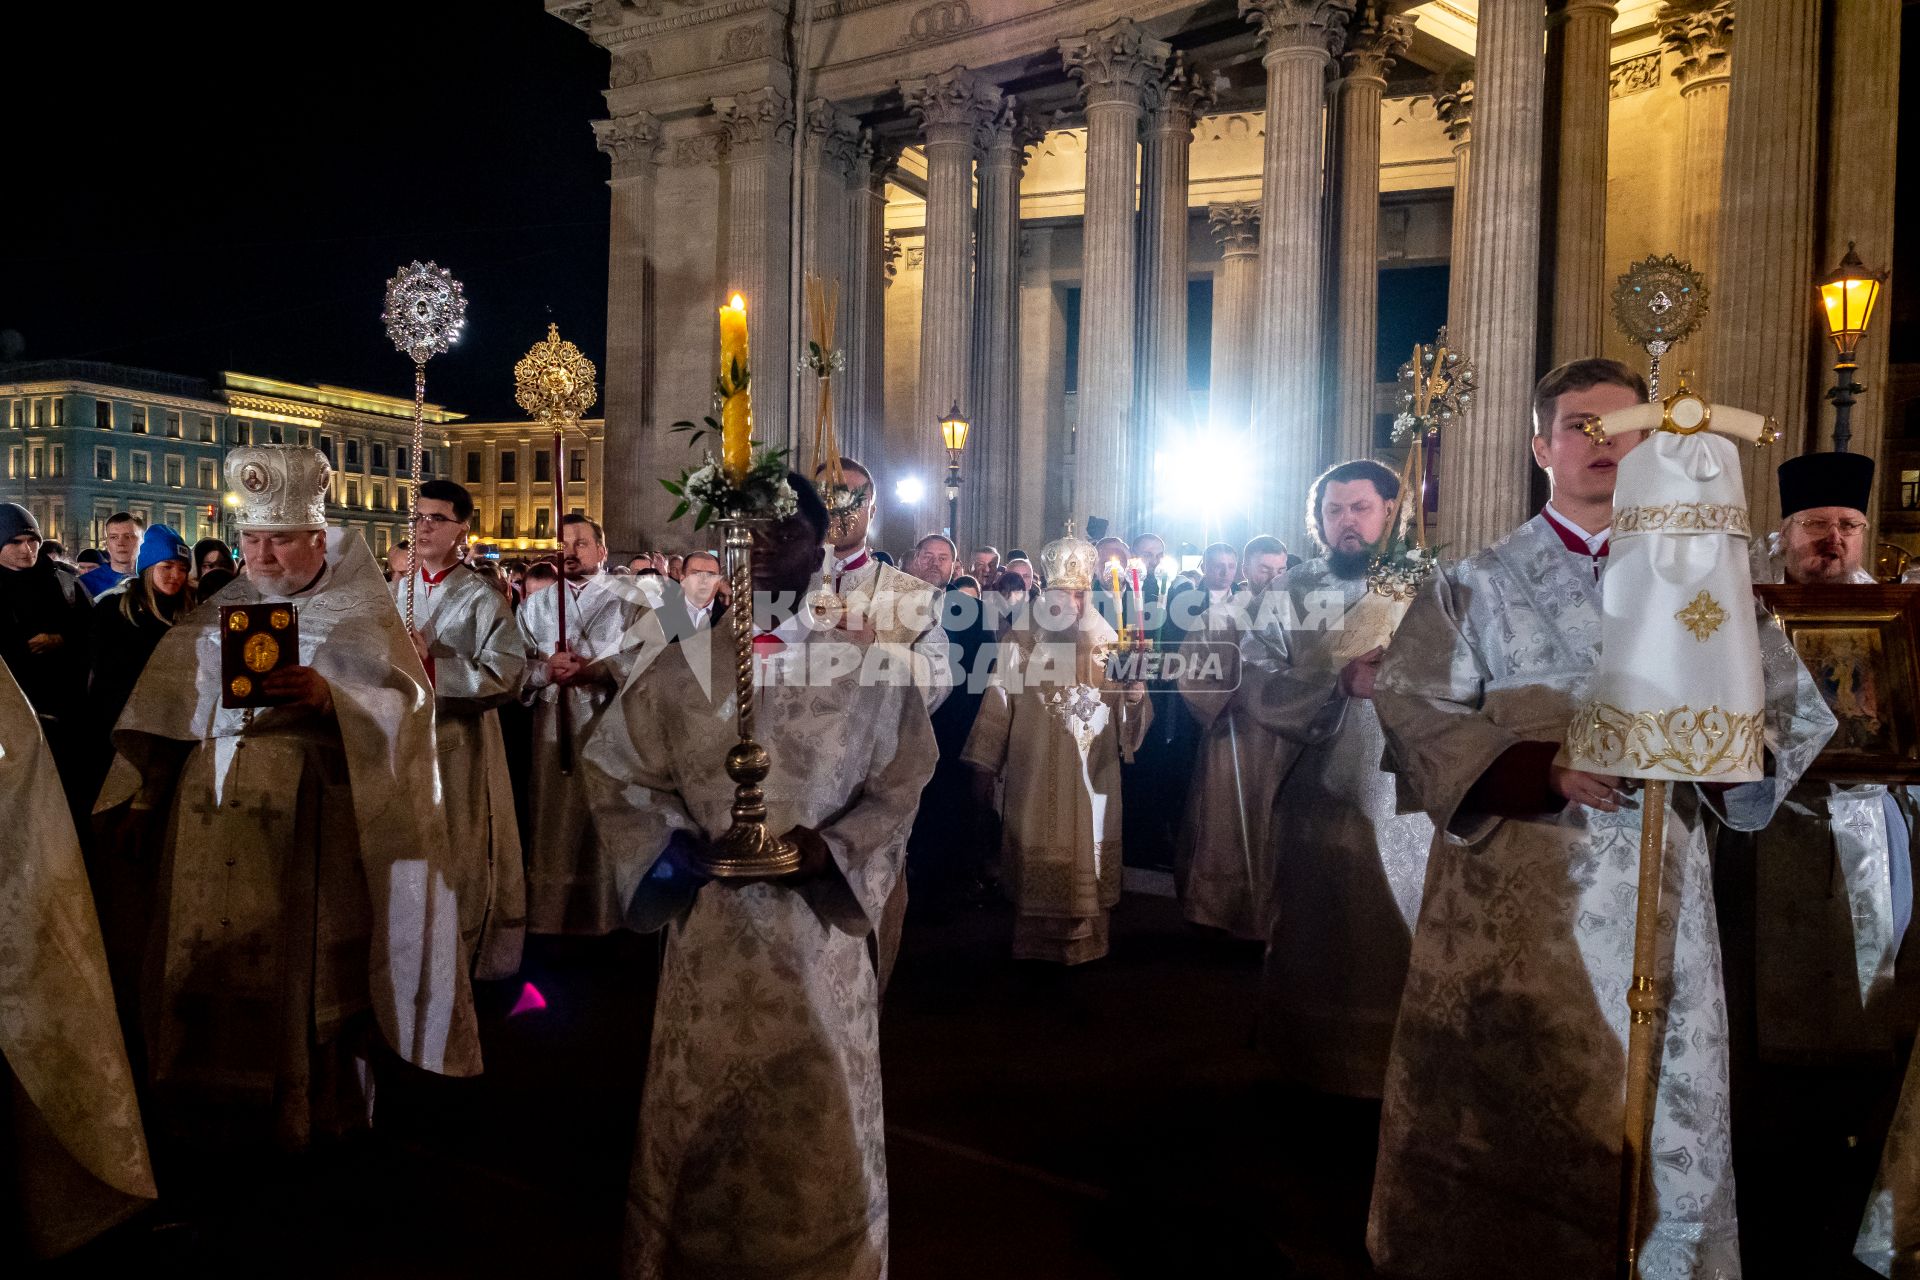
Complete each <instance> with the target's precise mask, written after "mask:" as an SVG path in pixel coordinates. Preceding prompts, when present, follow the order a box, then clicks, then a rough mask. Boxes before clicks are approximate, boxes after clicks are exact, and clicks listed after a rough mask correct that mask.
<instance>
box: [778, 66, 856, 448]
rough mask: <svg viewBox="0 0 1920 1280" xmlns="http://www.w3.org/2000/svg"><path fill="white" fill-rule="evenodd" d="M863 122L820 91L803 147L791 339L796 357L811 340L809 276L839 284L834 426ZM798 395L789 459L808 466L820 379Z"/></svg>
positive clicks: (844, 381) (809, 379)
mask: <svg viewBox="0 0 1920 1280" xmlns="http://www.w3.org/2000/svg"><path fill="white" fill-rule="evenodd" d="M859 149H860V123H859V121H857V120H855V119H854V118H853V117H852V116H849V115H847V114H846V113H844V112H842V111H840V110H839V109H838V108H837V107H835V106H834V105H833V104H832V103H831V102H828V101H827V100H826V99H824V98H815V99H813V100H812V101H811V102H809V103H808V104H807V116H806V134H805V148H804V150H803V153H802V154H803V156H804V158H805V165H806V172H805V175H804V177H805V180H806V201H807V220H806V222H805V224H804V225H803V226H802V228H801V235H802V244H801V256H800V261H801V267H802V275H801V282H802V283H801V289H802V293H801V298H800V304H801V305H800V312H799V314H800V332H799V334H798V335H796V337H795V339H794V352H795V359H796V360H798V359H799V356H800V353H803V352H805V351H806V350H807V343H809V342H811V341H812V340H813V315H812V310H811V303H810V301H809V297H808V294H807V293H806V283H805V280H806V277H807V276H809V275H813V276H818V277H819V278H820V279H821V281H822V283H823V284H824V286H825V287H826V288H827V289H828V291H829V292H831V291H832V290H834V289H835V288H837V289H838V290H839V298H838V301H837V302H836V304H835V306H834V317H833V326H834V328H833V341H834V346H835V347H836V348H837V349H839V350H840V351H842V352H843V353H847V355H848V360H849V363H848V368H847V369H846V370H843V371H841V372H840V373H837V374H835V375H834V379H833V390H834V395H833V404H834V422H835V425H836V429H837V428H838V426H839V424H842V423H845V422H846V421H847V420H848V418H849V416H850V414H849V412H848V405H849V404H850V403H851V402H852V399H853V398H852V396H851V395H850V391H851V388H852V385H853V379H852V378H851V377H849V376H848V374H849V373H851V360H852V350H851V349H852V347H853V345H854V340H855V332H854V328H855V326H854V320H855V317H856V315H859V314H861V307H860V306H859V303H858V301H857V299H856V295H855V293H854V284H855V282H854V279H853V274H854V273H853V267H852V258H853V256H855V255H854V254H853V253H852V252H851V250H852V246H853V245H854V243H855V241H854V239H853V214H854V209H853V207H852V204H851V202H850V201H849V199H848V180H849V179H850V178H851V177H852V175H853V172H854V167H855V165H856V163H857V162H858V160H859V154H858V153H859ZM799 387H800V398H799V403H798V404H796V405H795V406H794V424H793V431H794V443H795V445H796V451H795V453H794V456H793V459H792V461H793V462H795V463H796V464H798V466H799V467H800V468H801V469H803V470H807V469H811V468H812V467H813V466H814V464H815V462H816V459H815V458H814V457H813V454H812V448H813V429H814V422H815V421H816V419H817V417H818V414H819V411H820V379H819V378H817V377H815V376H814V375H813V373H812V372H811V371H809V372H807V373H803V374H801V375H800V378H799Z"/></svg>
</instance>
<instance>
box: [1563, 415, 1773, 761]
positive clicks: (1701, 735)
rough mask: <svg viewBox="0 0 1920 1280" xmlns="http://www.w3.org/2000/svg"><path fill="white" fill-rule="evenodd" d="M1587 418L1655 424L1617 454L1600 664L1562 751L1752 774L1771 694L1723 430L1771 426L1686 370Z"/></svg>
mask: <svg viewBox="0 0 1920 1280" xmlns="http://www.w3.org/2000/svg"><path fill="white" fill-rule="evenodd" d="M1590 430H1592V431H1597V432H1598V433H1602V434H1605V435H1608V436H1612V435H1616V434H1619V433H1620V432H1625V431H1648V432H1649V433H1650V434H1649V435H1648V437H1647V439H1646V440H1645V441H1644V442H1643V443H1642V444H1641V445H1640V447H1639V448H1637V449H1635V450H1633V451H1632V452H1631V453H1629V454H1627V455H1626V456H1625V457H1624V458H1622V459H1620V469H1619V475H1618V479H1617V483H1616V486H1615V488H1614V494H1613V533H1612V552H1611V554H1610V555H1609V556H1608V558H1607V570H1606V576H1605V578H1604V579H1603V580H1602V583H1601V600H1602V604H1601V607H1602V615H1603V616H1602V619H1601V630H1600V664H1599V669H1598V670H1596V671H1595V672H1594V675H1593V680H1592V682H1591V683H1590V684H1589V685H1588V700H1587V703H1586V705H1585V706H1583V707H1581V709H1580V710H1579V711H1578V712H1577V713H1576V714H1575V715H1574V718H1573V723H1572V724H1570V725H1569V726H1568V727H1567V739H1566V746H1565V750H1564V751H1562V752H1561V756H1562V762H1563V764H1566V765H1569V766H1571V767H1573V768H1576V769H1585V770H1588V771H1590V772H1593V773H1607V774H1613V775H1616V776H1619V777H1626V778H1657V779H1665V780H1667V781H1670V782H1701V781H1714V782H1752V781H1755V780H1756V779H1758V778H1760V777H1761V776H1763V760H1762V749H1763V747H1764V746H1765V737H1764V732H1763V724H1762V717H1763V713H1764V710H1765V704H1766V697H1765V685H1764V682H1763V680H1762V678H1761V672H1760V643H1759V634H1758V632H1757V630H1756V629H1755V627H1754V623H1753V619H1754V607H1753V580H1752V576H1751V573H1750V571H1749V569H1748V559H1747V548H1748V541H1749V536H1750V530H1749V528H1748V524H1747V502H1746V494H1745V488H1744V486H1743V485H1742V483H1741V478H1740V454H1739V450H1738V448H1737V447H1736V446H1735V444H1734V442H1733V440H1732V439H1730V438H1729V437H1732V436H1737V437H1740V438H1742V439H1746V440H1750V441H1756V442H1770V441H1771V437H1772V431H1771V427H1770V426H1769V424H1768V423H1766V422H1765V421H1764V420H1763V419H1762V418H1761V417H1760V416H1759V415H1758V414H1754V413H1748V412H1746V411H1745V410H1741V409H1732V408H1728V407H1727V406H1725V405H1709V404H1707V403H1706V402H1705V401H1703V400H1701V399H1700V398H1699V397H1698V396H1695V395H1693V394H1692V393H1690V392H1689V391H1688V390H1687V388H1686V386H1685V384H1684V383H1682V385H1681V387H1680V389H1679V390H1678V391H1677V392H1675V393H1674V394H1673V395H1671V396H1668V397H1667V398H1666V400H1665V401H1664V402H1663V403H1661V404H1644V405H1636V406H1634V407H1633V408H1631V409H1623V410H1619V411H1617V412H1615V413H1610V414H1607V415H1605V416H1604V417H1602V418H1601V419H1600V420H1599V422H1598V423H1597V425H1596V426H1594V427H1592V428H1590Z"/></svg>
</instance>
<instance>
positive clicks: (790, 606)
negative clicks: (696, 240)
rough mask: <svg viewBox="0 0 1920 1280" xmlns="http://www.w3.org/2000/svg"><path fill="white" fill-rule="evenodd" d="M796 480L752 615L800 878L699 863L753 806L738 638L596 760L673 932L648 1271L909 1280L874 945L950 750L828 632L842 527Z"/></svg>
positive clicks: (638, 908) (634, 1256)
mask: <svg viewBox="0 0 1920 1280" xmlns="http://www.w3.org/2000/svg"><path fill="white" fill-rule="evenodd" d="M787 482H788V483H789V484H790V485H792V487H793V490H794V493H795V496H796V498H797V499H798V507H799V509H798V511H797V512H796V513H795V514H793V515H790V516H788V517H786V518H784V519H782V520H778V521H775V522H773V523H772V524H771V525H770V526H769V527H767V528H765V529H761V530H756V531H755V533H754V556H753V579H754V592H755V595H756V597H758V601H757V602H750V601H745V600H738V601H735V602H734V604H733V608H734V610H737V611H739V612H738V613H737V614H736V615H734V616H737V617H739V618H741V619H743V620H744V619H746V618H762V619H764V618H768V617H769V614H771V616H772V618H773V619H774V620H775V621H776V622H777V625H775V626H774V627H773V628H772V630H770V631H764V632H761V633H759V634H758V635H756V636H755V639H754V650H755V653H756V654H759V655H764V656H762V657H760V658H757V659H756V660H755V661H756V666H757V668H758V671H759V674H760V675H761V676H762V679H761V680H760V682H759V689H758V691H757V693H756V695H755V716H756V720H757V725H756V736H757V738H758V739H759V741H760V742H761V743H763V744H764V745H765V746H766V748H767V751H768V753H769V754H770V756H771V759H772V770H773V771H772V773H771V774H770V775H769V776H768V778H767V779H766V781H765V782H764V783H763V784H762V789H763V791H764V793H765V796H766V804H767V815H768V816H767V822H768V827H769V829H770V830H772V831H775V832H782V833H784V834H785V836H786V838H787V839H788V840H790V841H792V842H793V843H794V844H796V845H797V846H798V847H799V850H800V854H801V865H800V868H799V869H798V870H797V871H795V872H793V873H792V874H789V875H786V876H781V877H779V878H776V879H769V880H756V881H741V880H726V881H706V880H704V879H703V878H702V877H701V876H700V875H699V873H698V872H697V871H696V870H695V869H694V865H693V858H692V856H691V855H692V854H693V853H695V852H696V851H697V849H698V846H700V845H701V844H702V843H703V842H705V841H709V840H713V839H715V838H717V837H719V836H720V835H721V834H723V833H724V832H725V831H726V830H727V828H728V826H729V820H730V811H731V807H732V805H733V801H734V784H733V783H732V781H731V780H730V779H729V778H728V777H727V774H726V773H725V771H724V770H723V767H722V766H723V763H724V761H725V760H726V757H727V754H728V751H729V750H730V749H731V748H732V747H733V746H734V745H735V744H736V743H737V742H738V740H739V739H738V730H737V728H736V726H735V720H734V714H735V702H734V687H735V680H734V672H735V651H734V638H733V635H732V629H731V627H726V628H721V629H710V630H707V631H704V632H701V633H698V634H696V635H693V636H689V637H686V638H684V639H682V640H681V642H680V643H679V644H677V645H674V646H672V647H671V649H670V650H669V651H668V652H667V653H665V654H663V655H661V657H660V658H659V659H658V660H657V661H655V662H654V663H653V664H652V665H651V666H649V667H647V668H645V669H643V670H641V671H638V672H636V673H635V675H634V676H633V677H632V679H631V680H629V681H628V683H627V685H626V686H625V688H624V689H622V690H621V692H620V695H619V697H618V698H617V699H616V700H615V701H614V702H613V704H612V705H611V706H610V707H609V708H608V709H607V713H606V715H605V716H604V717H603V718H602V721H601V724H600V726H599V728H598V729H597V730H596V732H595V733H594V736H593V740H592V741H591V742H590V743H589V744H588V746H587V749H586V754H585V757H584V759H583V760H582V772H583V775H584V777H585V779H586V786H587V790H588V794H589V795H591V797H592V801H593V811H594V820H595V822H596V823H597V824H598V826H599V828H600V831H601V834H602V835H603V837H604V838H605V839H606V841H607V843H608V847H609V849H610V850H611V851H612V852H611V853H610V856H611V857H612V858H613V860H614V866H613V871H614V876H615V880H616V882H617V884H618V893H619V901H620V904H621V907H622V909H623V911H624V913H625V920H626V924H627V927H629V928H631V929H635V930H639V931H651V930H656V929H660V928H663V927H664V928H665V929H666V932H667V942H666V959H665V962H664V965H663V968H662V971H661V977H660V994H659V998H658V1002H657V1004H656V1007H655V1013H654V1022H653V1025H654V1036H653V1048H652V1053H651V1056H650V1057H649V1059H648V1062H647V1081H646V1089H645V1094H644V1096H643V1099H642V1102H641V1110H640V1138H639V1146H638V1149H637V1150H636V1152H635V1155H634V1164H633V1177H632V1182H631V1184H630V1189H629V1192H628V1201H627V1224H626V1263H625V1268H624V1274H625V1275H627V1276H628V1277H635V1278H640V1277H644V1278H646V1280H652V1278H654V1277H659V1276H665V1275H671V1276H675V1277H680V1276H714V1277H720V1276H745V1275H752V1276H757V1277H766V1278H767V1280H776V1278H788V1277H790V1278H792V1280H800V1278H802V1277H806V1278H809V1280H811V1278H812V1277H827V1276H833V1277H850V1278H855V1280H873V1278H874V1277H878V1276H883V1275H885V1274H886V1264H887V1187H886V1144H885V1136H884V1130H883V1119H882V1113H881V1090H880V1053H879V1050H880V1044H879V986H878V982H877V980H876V974H875V968H874V960H873V957H872V952H871V951H870V949H869V940H870V939H871V938H872V937H873V935H874V932H875V930H876V929H877V928H878V925H879V923H880V920H881V914H882V911H883V909H884V906H885V903H886V901H887V897H888V895H889V893H890V892H891V891H892V889H893V886H894V884H895V882H896V881H897V880H898V879H899V878H900V875H901V868H902V863H903V861H904V859H905V857H906V842H907V834H908V832H909V831H910V830H911V829H912V826H913V815H914V811H915V809H916V807H917V806H918V804H919V800H920V791H921V788H922V787H924V786H925V785H926V783H927V779H928V778H930V777H931V776H932V775H933V766H934V762H935V760H936V759H937V756H938V747H937V746H936V745H935V742H934V737H933V728H932V726H931V725H930V724H929V723H928V720H927V713H926V710H925V708H924V707H923V706H922V705H921V701H920V697H919V695H918V693H917V692H916V691H915V690H914V689H913V688H912V687H910V685H909V684H908V682H906V681H904V680H888V679H867V678H864V677H865V676H866V674H867V673H868V671H869V670H870V664H867V663H865V662H864V655H865V653H866V650H865V648H864V646H861V645H859V644H856V643H852V642H850V641H849V640H848V639H847V637H846V635H845V633H844V632H839V631H826V630H820V631H815V630H809V628H808V621H809V616H808V613H807V611H806V610H805V609H803V608H800V609H797V608H796V602H797V600H798V598H799V597H800V595H801V594H802V593H804V592H805V591H806V590H807V588H808V587H809V586H810V585H811V584H812V582H813V579H814V575H815V574H816V573H817V572H818V570H819V566H820V543H821V539H822V538H823V537H824V536H825V534H826V525H827V510H826V507H825V505H824V504H823V503H822V502H821V500H820V498H819V496H818V495H817V494H816V493H815V492H814V490H813V487H812V486H811V485H809V484H808V483H807V481H806V480H805V479H803V478H802V477H800V476H798V475H791V474H790V475H789V476H788V477H787ZM750 605H754V606H755V607H753V608H752V610H751V612H747V611H748V610H749V606H750ZM783 615H790V616H783Z"/></svg>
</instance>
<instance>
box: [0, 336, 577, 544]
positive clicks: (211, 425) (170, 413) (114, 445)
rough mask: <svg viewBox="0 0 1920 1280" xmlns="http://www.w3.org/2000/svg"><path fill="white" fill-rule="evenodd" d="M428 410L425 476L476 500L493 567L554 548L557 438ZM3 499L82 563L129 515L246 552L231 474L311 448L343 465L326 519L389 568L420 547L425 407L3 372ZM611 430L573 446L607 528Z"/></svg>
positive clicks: (35, 366) (34, 370)
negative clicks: (280, 451) (239, 456)
mask: <svg viewBox="0 0 1920 1280" xmlns="http://www.w3.org/2000/svg"><path fill="white" fill-rule="evenodd" d="M465 419H466V415H465V414H462V413H456V412H454V411H452V410H450V409H448V408H446V407H445V406H444V405H439V404H428V405H427V406H426V422H427V431H426V436H425V441H426V445H425V452H424V453H423V454H422V455H421V458H420V474H421V476H422V477H423V478H425V479H429V480H430V479H433V478H435V477H442V478H448V479H452V480H456V481H459V482H460V483H461V484H463V485H465V486H466V487H467V488H468V489H469V490H470V491H471V492H472V494H473V498H474V517H473V525H472V536H471V539H470V541H471V542H472V544H473V546H474V548H475V550H476V551H477V552H479V553H481V554H491V555H504V556H512V555H514V554H516V553H526V552H539V551H548V550H552V549H553V548H554V547H556V546H557V545H558V542H557V540H556V538H555V532H556V525H557V520H556V517H555V516H554V514H553V483H552V470H551V468H552V465H553V438H552V436H551V435H548V434H543V433H542V432H540V431H539V430H538V429H536V428H535V427H534V426H533V425H532V424H531V423H527V422H467V421H466V420H465ZM0 427H4V432H3V436H4V440H3V442H0V501H8V502H18V503H20V504H21V505H22V506H24V507H26V508H27V509H28V510H29V511H31V512H33V515H34V518H35V519H36V520H38V521H39V522H40V528H41V530H42V532H43V533H45V534H46V536H47V537H49V538H54V539H58V540H60V541H62V542H64V543H67V544H68V545H69V548H70V549H72V550H78V549H79V548H81V547H86V546H96V547H97V546H100V545H102V544H103V543H104V540H105V536H106V523H107V520H108V519H109V518H110V517H111V516H113V515H114V514H115V513H116V512H120V511H127V512H131V513H132V514H133V515H135V516H137V517H139V518H140V520H141V521H143V522H145V523H149V524H151V523H154V522H156V521H157V522H159V523H161V524H166V525H170V526H172V527H173V528H174V529H176V530H178V531H179V533H180V535H181V536H182V537H184V538H187V539H188V540H190V541H192V540H198V539H200V538H225V539H227V540H228V541H232V540H233V526H232V521H231V518H230V517H231V515H232V510H233V505H234V502H233V499H232V498H231V496H230V495H229V494H228V493H227V491H226V479H225V477H226V471H225V467H224V465H223V464H224V462H225V459H226V453H227V450H228V449H231V448H234V447H236V446H239V445H256V444H303V445H309V446H311V447H313V448H316V449H318V450H320V451H321V452H322V453H324V454H326V455H327V458H328V460H329V461H330V462H332V464H333V481H332V485H331V487H330V489H329V490H328V494H327V520H328V521H329V522H330V523H332V524H335V525H338V526H340V527H342V528H346V529H351V530H354V531H355V532H358V533H360V534H361V535H362V536H363V537H365V538H366V540H367V544H368V545H369V546H370V547H372V548H373V551H374V553H375V554H376V555H380V556H385V555H386V554H387V552H388V551H389V550H391V549H392V547H393V546H394V544H395V543H397V542H399V541H400V540H401V539H402V538H404V537H406V509H407V498H406V491H407V481H408V478H409V474H410V470H411V467H412V457H411V453H412V449H413V401H412V400H410V399H406V398H404V397H400V396H390V395H384V394H381V393H379V392H374V391H359V390H355V389H353V388H350V387H337V386H332V385H330V384H327V383H318V384H314V385H311V386H309V385H307V384H304V383H297V382H283V381H281V380H279V379H276V378H267V377H261V376H259V375H256V374H249V373H234V372H231V371H229V372H224V373H221V374H220V375H219V376H218V377H217V378H213V379H206V378H195V377H191V376H187V375H183V374H177V373H164V372H160V371H158V370H153V369H136V368H131V367H128V366H126V365H116V364H105V363H100V362H97V361H86V360H42V361H36V362H32V363H27V364H15V365H8V366H0ZM604 440H605V423H604V421H603V420H601V419H599V418H590V419H587V420H586V421H584V422H582V423H581V424H580V429H579V430H578V431H577V432H575V433H571V439H570V440H569V441H568V443H567V446H566V471H567V511H568V512H569V513H579V514H585V515H590V516H592V517H593V518H595V519H596V520H597V519H599V517H600V495H601V488H602V485H601V474H602V473H601V462H602V448H603V443H604Z"/></svg>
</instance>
